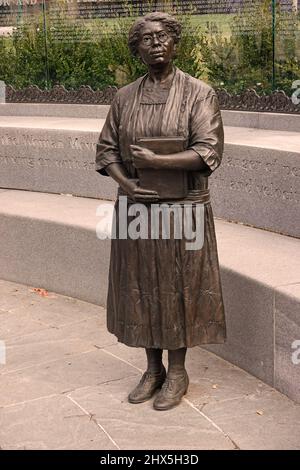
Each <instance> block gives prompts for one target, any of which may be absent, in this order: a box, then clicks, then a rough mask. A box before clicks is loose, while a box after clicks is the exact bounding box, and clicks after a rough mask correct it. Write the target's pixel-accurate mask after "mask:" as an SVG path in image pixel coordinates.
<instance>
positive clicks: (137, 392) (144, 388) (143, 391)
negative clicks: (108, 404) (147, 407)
mask: <svg viewBox="0 0 300 470" xmlns="http://www.w3.org/2000/svg"><path fill="white" fill-rule="evenodd" d="M166 375H167V374H166V369H165V367H164V366H162V369H161V372H160V373H159V374H151V373H150V372H148V371H146V372H145V373H144V374H143V376H142V378H141V380H140V382H139V383H138V385H137V386H136V387H135V389H134V390H132V392H131V393H130V394H129V395H128V401H129V403H134V404H137V403H144V401H147V400H150V398H152V397H153V395H154V393H155V392H156V390H157V389H158V388H161V386H162V384H163V383H164V381H165V379H166Z"/></svg>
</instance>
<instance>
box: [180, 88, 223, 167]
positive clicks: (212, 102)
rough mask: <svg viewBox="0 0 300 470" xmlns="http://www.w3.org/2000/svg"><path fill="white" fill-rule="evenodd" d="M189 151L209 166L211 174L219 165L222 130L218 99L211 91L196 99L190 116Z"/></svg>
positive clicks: (221, 148)
mask: <svg viewBox="0 0 300 470" xmlns="http://www.w3.org/2000/svg"><path fill="white" fill-rule="evenodd" d="M188 148H189V149H193V150H195V152H196V153H197V154H198V155H199V156H200V157H201V158H202V159H203V160H204V161H205V163H206V164H207V165H208V166H209V168H210V172H209V174H211V173H212V172H213V171H214V170H215V169H216V168H217V167H218V166H219V165H220V163H221V159H222V154H223V149H224V129H223V122H222V117H221V112H220V108H219V102H218V98H217V96H216V94H215V92H214V91H213V90H211V91H210V92H209V93H208V94H207V95H206V97H201V98H198V99H196V101H195V103H194V105H193V108H192V111H191V116H190V139H189V147H188Z"/></svg>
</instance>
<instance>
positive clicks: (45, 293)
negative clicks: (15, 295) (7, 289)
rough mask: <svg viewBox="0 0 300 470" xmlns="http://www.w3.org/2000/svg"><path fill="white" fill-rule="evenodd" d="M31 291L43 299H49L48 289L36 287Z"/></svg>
mask: <svg viewBox="0 0 300 470" xmlns="http://www.w3.org/2000/svg"><path fill="white" fill-rule="evenodd" d="M30 291H31V292H35V293H36V294H38V295H40V296H41V297H49V292H48V291H47V290H46V289H42V288H40V287H34V288H33V289H30Z"/></svg>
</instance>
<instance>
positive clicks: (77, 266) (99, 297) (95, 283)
mask: <svg viewBox="0 0 300 470" xmlns="http://www.w3.org/2000/svg"><path fill="white" fill-rule="evenodd" d="M9 194H10V196H11V203H9ZM5 195H7V196H5ZM18 195H19V196H20V197H18ZM0 197H1V198H4V197H6V199H5V200H4V199H2V202H3V206H1V208H3V209H2V210H3V211H5V215H3V214H1V217H0V233H1V237H2V241H3V245H2V247H3V248H2V249H1V248H0V252H1V255H0V258H1V262H0V277H2V278H6V279H8V280H12V281H17V280H20V279H21V277H22V279H23V280H26V282H28V284H31V285H32V286H34V287H46V288H47V289H50V290H52V291H56V292H59V293H62V294H65V295H69V296H73V297H77V298H81V299H83V300H89V301H90V302H94V303H99V304H102V305H104V303H105V302H106V294H107V293H106V290H107V270H108V264H109V253H110V249H109V241H108V240H99V239H98V238H97V236H96V225H97V223H98V222H99V218H98V217H97V215H96V210H97V208H98V206H99V204H101V202H100V201H98V200H96V199H91V200H88V199H85V198H80V199H79V198H72V197H67V196H58V195H46V194H40V193H29V192H26V191H24V192H23V191H21V192H16V191H12V192H11V193H10V192H4V193H1V195H0ZM102 204H106V203H103V202H102ZM111 204H112V203H110V205H111ZM0 212H1V209H0ZM4 240H5V243H4ZM29 240H30V243H29V242H28V241H29ZM82 276H84V282H83V278H82ZM17 277H18V278H19V279H17ZM23 282H24V281H23ZM0 308H1V305H0Z"/></svg>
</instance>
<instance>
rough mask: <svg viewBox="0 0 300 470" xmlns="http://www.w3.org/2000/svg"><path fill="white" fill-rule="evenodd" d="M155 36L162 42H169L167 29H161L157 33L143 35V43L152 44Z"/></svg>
mask: <svg viewBox="0 0 300 470" xmlns="http://www.w3.org/2000/svg"><path fill="white" fill-rule="evenodd" d="M155 36H156V37H157V39H158V40H159V42H160V43H162V44H163V43H164V42H167V40H168V39H169V37H170V36H169V35H168V34H167V33H166V32H165V31H159V32H158V33H157V34H145V36H143V44H145V46H150V45H152V44H153V41H154V37H155Z"/></svg>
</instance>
